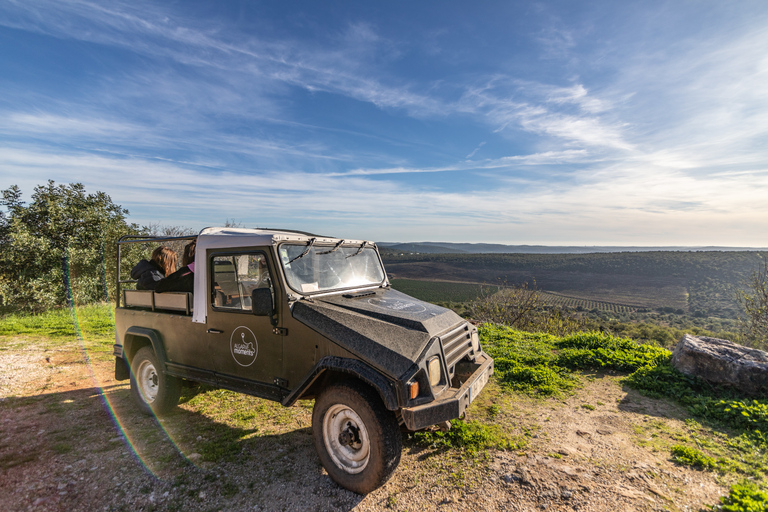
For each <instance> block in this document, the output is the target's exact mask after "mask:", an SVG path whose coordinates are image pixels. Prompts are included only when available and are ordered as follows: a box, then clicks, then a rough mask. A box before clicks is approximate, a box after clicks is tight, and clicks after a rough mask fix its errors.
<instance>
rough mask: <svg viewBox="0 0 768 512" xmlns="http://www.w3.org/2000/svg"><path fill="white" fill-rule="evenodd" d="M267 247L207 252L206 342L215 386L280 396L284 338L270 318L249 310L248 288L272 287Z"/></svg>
mask: <svg viewBox="0 0 768 512" xmlns="http://www.w3.org/2000/svg"><path fill="white" fill-rule="evenodd" d="M267 254H268V253H267V251H256V250H248V251H242V252H232V251H228V252H215V253H211V254H209V256H208V274H209V277H210V288H209V290H210V297H209V305H208V318H207V322H206V323H207V326H208V331H207V332H208V348H209V351H210V354H211V357H212V362H213V365H214V368H215V370H216V378H217V382H218V384H219V386H221V387H224V388H229V389H235V390H237V391H242V392H246V393H249V394H254V395H257V396H263V397H265V398H272V399H280V398H281V397H282V396H283V395H284V394H285V393H284V391H281V386H280V384H281V383H282V381H281V380H280V379H281V377H282V376H281V375H280V373H281V371H282V367H283V340H282V337H281V336H280V335H279V334H275V330H274V326H273V325H272V319H271V318H270V317H265V316H254V315H253V314H252V311H251V292H252V291H253V290H254V289H256V288H269V289H270V290H271V291H272V297H273V303H276V300H275V299H276V298H277V297H276V295H275V294H276V290H275V286H274V283H275V281H274V280H273V279H272V275H274V274H273V272H272V271H271V269H270V264H269V258H268V256H267Z"/></svg>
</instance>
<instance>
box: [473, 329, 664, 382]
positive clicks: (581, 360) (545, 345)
mask: <svg viewBox="0 0 768 512" xmlns="http://www.w3.org/2000/svg"><path fill="white" fill-rule="evenodd" d="M480 335H481V337H482V340H483V348H484V349H485V350H486V351H487V352H488V353H489V354H490V355H491V356H492V357H493V358H494V366H495V369H496V375H497V379H498V380H499V382H501V383H502V384H504V385H506V386H508V387H510V388H512V389H514V390H516V391H522V392H525V393H528V394H531V395H543V396H558V395H560V394H562V393H564V392H568V391H570V390H572V389H573V388H574V387H575V386H576V385H577V384H578V378H577V377H576V376H575V375H574V374H573V372H574V371H575V370H615V371H624V372H627V371H634V370H637V369H638V368H642V367H646V366H649V365H656V364H658V363H659V362H660V361H666V360H668V359H669V357H670V352H669V351H668V350H666V349H663V348H660V347H655V346H651V345H640V344H638V343H636V342H634V341H633V340H630V339H626V338H617V337H615V336H610V335H608V334H605V333H596V332H590V333H576V334H573V335H570V336H565V337H557V336H552V335H550V334H543V333H529V332H524V331H518V330H515V329H512V328H510V327H504V326H498V325H490V324H484V325H482V326H480Z"/></svg>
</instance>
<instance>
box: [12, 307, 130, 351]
mask: <svg viewBox="0 0 768 512" xmlns="http://www.w3.org/2000/svg"><path fill="white" fill-rule="evenodd" d="M75 311H76V313H77V316H76V319H77V325H79V328H80V333H81V334H82V335H83V336H85V337H88V338H89V339H94V340H99V341H102V340H106V339H112V337H113V336H114V332H115V322H114V314H113V311H114V305H112V304H107V303H102V304H92V305H87V306H77V307H76V308H75ZM75 325H76V323H75V319H74V318H73V316H72V312H71V310H70V309H69V308H56V309H52V310H49V311H46V312H44V313H40V314H37V315H31V314H24V313H11V314H8V315H5V316H3V317H2V318H0V336H19V335H25V336H31V337H39V338H46V339H48V340H50V341H53V342H61V341H70V340H73V339H75V338H76V334H77V333H76V330H75Z"/></svg>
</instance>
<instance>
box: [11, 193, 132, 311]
mask: <svg viewBox="0 0 768 512" xmlns="http://www.w3.org/2000/svg"><path fill="white" fill-rule="evenodd" d="M21 195H22V194H21V190H20V189H19V187H18V186H16V185H13V186H11V187H10V188H8V189H6V190H3V191H2V201H1V204H2V206H3V208H4V209H5V211H2V212H0V301H2V305H3V306H5V307H8V306H11V307H14V308H21V309H31V310H42V309H45V308H48V307H52V306H60V305H66V304H68V303H72V302H73V301H74V302H77V303H87V302H92V301H95V300H100V299H101V300H104V299H106V298H108V295H109V286H108V283H113V282H114V265H112V264H111V262H113V261H114V260H115V244H114V241H115V240H116V239H117V238H118V237H119V236H121V235H123V234H127V233H136V232H138V230H139V229H138V226H136V225H135V224H128V223H127V222H126V216H127V215H128V210H126V209H124V208H122V207H121V206H119V205H116V204H114V203H113V202H112V199H111V198H110V197H109V196H108V195H107V194H105V193H104V192H96V193H95V194H88V193H86V191H85V187H84V186H83V185H82V184H81V183H71V184H69V185H56V184H55V183H54V182H53V181H52V180H50V181H48V183H47V184H46V185H40V186H38V187H35V189H34V192H33V194H32V201H31V203H29V204H25V203H24V202H23V201H22V199H21Z"/></svg>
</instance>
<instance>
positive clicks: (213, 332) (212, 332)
mask: <svg viewBox="0 0 768 512" xmlns="http://www.w3.org/2000/svg"><path fill="white" fill-rule="evenodd" d="M206 332H207V333H208V334H222V333H223V332H224V331H222V330H221V329H208V330H207V331H206Z"/></svg>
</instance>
